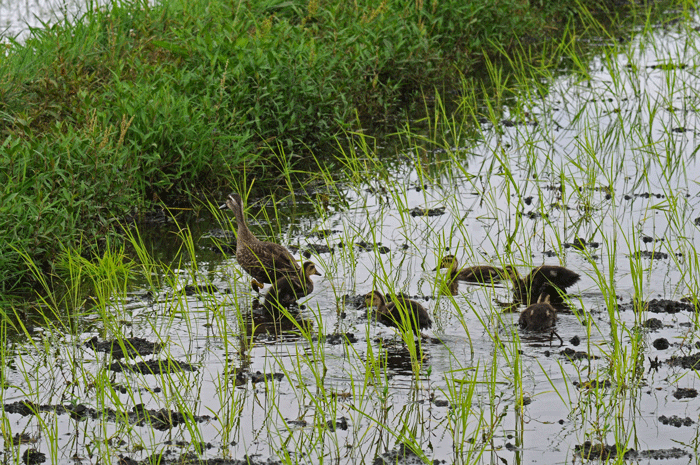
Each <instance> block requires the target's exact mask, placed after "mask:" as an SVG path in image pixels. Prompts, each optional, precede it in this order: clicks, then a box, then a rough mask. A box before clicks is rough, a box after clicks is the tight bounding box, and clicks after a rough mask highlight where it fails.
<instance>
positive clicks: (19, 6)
mask: <svg viewBox="0 0 700 465" xmlns="http://www.w3.org/2000/svg"><path fill="white" fill-rule="evenodd" d="M85 3H86V1H85V0H0V38H6V37H11V38H16V39H17V40H19V41H20V42H21V41H22V40H24V39H25V38H26V37H27V35H28V34H29V31H30V29H32V28H41V27H44V25H48V26H51V25H52V24H56V23H59V22H61V21H63V19H64V18H68V19H71V20H72V19H73V18H74V17H75V16H76V15H78V16H80V14H81V13H84V12H85V8H86V6H85ZM93 3H94V4H97V5H101V4H105V3H107V2H105V1H95V2H93Z"/></svg>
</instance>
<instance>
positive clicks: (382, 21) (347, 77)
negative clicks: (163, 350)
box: [0, 0, 601, 292]
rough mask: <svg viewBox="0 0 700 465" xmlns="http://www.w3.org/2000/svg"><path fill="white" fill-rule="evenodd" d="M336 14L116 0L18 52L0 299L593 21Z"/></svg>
mask: <svg viewBox="0 0 700 465" xmlns="http://www.w3.org/2000/svg"><path fill="white" fill-rule="evenodd" d="M336 3H337V2H321V1H315V0H312V1H310V2H307V1H305V0H304V1H291V2H279V1H263V2H244V1H238V2H230V1H224V0H195V1H177V0H176V1H170V2H167V5H166V6H160V5H159V6H149V5H148V4H147V3H146V2H142V1H122V2H119V3H118V4H116V5H115V6H114V7H112V8H111V9H110V10H109V11H106V10H103V9H101V8H97V7H94V6H93V7H90V8H89V12H88V13H87V14H86V15H85V16H84V17H82V18H80V20H73V21H67V22H66V23H64V24H58V25H55V26H52V27H50V28H48V29H45V30H37V31H34V32H33V33H32V35H31V37H30V38H28V39H27V41H26V42H25V43H23V44H16V43H12V44H10V45H9V46H8V48H7V50H6V54H5V56H4V57H3V58H2V61H1V62H0V63H2V64H1V65H0V66H1V68H0V74H1V76H2V79H0V112H2V116H3V118H2V122H1V123H0V131H1V132H2V142H1V144H2V150H0V158H1V159H0V166H2V167H3V168H2V171H0V180H1V181H2V185H3V192H2V196H1V198H0V209H1V211H0V244H2V246H1V247H2V250H1V251H0V269H2V270H4V271H5V273H4V274H3V278H1V279H0V290H1V291H2V292H9V291H13V290H16V289H17V288H18V287H20V286H23V285H24V284H26V277H27V271H26V270H27V267H26V266H25V264H24V259H23V258H22V254H26V255H27V256H28V257H31V258H32V259H33V260H35V261H36V262H37V263H39V264H41V265H42V266H43V267H44V268H45V269H46V270H47V271H48V270H49V269H50V266H51V263H52V257H53V256H54V255H55V254H56V251H58V250H60V249H61V248H63V247H68V248H73V247H81V248H83V249H85V246H86V245H88V246H93V245H94V244H96V242H98V241H97V240H96V239H98V238H99V239H100V240H101V239H103V238H104V237H105V236H107V235H109V233H110V231H113V229H114V226H115V224H116V222H117V220H116V219H123V218H124V217H125V215H127V214H130V213H133V212H140V211H143V210H144V209H147V208H149V207H150V206H151V205H152V203H153V202H159V201H161V200H163V201H165V203H166V204H168V205H173V204H174V203H175V202H187V203H189V202H191V201H192V196H193V195H196V194H198V193H201V192H207V191H208V192H209V193H211V192H219V191H229V190H230V189H231V184H232V183H233V184H235V183H236V180H237V179H239V178H240V177H241V176H242V175H243V174H244V173H246V175H247V176H256V177H257V178H258V179H261V178H263V179H273V178H275V177H276V176H277V175H278V174H279V165H280V164H284V165H285V166H288V165H289V162H290V161H291V160H295V159H299V158H304V157H305V156H307V155H308V154H309V153H311V152H313V151H314V150H317V149H319V148H320V147H322V146H323V145H324V144H327V143H328V142H329V141H332V139H333V137H334V135H336V134H338V133H339V131H342V130H343V129H347V128H352V127H357V125H361V124H365V123H367V122H374V121H381V120H386V119H388V118H391V117H392V116H395V115H396V110H397V109H398V108H401V107H404V106H405V105H406V103H407V102H410V101H412V96H413V95H414V94H415V93H417V92H418V91H420V90H421V89H432V88H433V86H436V85H438V84H440V83H443V82H445V81H446V80H449V79H451V78H454V77H456V76H457V75H459V74H461V73H462V72H469V71H470V70H472V69H473V67H474V65H475V63H478V62H479V61H480V60H481V59H482V58H483V57H484V56H485V55H488V54H490V53H495V51H496V50H498V49H501V48H503V49H506V50H507V49H508V48H509V47H511V46H513V45H515V44H517V43H518V42H519V41H520V40H521V39H523V38H524V39H527V40H528V41H532V38H533V37H537V39H536V41H540V40H543V39H544V37H543V35H549V34H552V35H554V34H557V32H558V31H559V30H561V28H564V27H565V26H566V27H569V28H570V26H571V24H574V23H575V20H576V18H579V17H581V16H583V13H582V11H583V8H584V7H583V6H581V5H579V4H578V3H577V2H575V1H572V2H565V3H564V4H563V5H562V4H561V3H560V2H551V4H549V2H542V3H537V2H535V3H536V5H535V4H529V3H527V2H521V1H518V0H512V1H502V2H496V3H495V4H494V3H493V2H490V1H483V2H462V1H456V0H453V1H441V2H404V1H389V2H387V1H378V0H367V1H365V2H352V3H348V2H340V4H339V5H336ZM465 3H467V4H465ZM555 4H556V6H555ZM600 7H601V6H600V5H596V8H600ZM567 25H568V26H567ZM543 31H544V32H545V34H543ZM358 122H359V123H358ZM281 154H283V157H284V160H283V161H281V160H280V158H281Z"/></svg>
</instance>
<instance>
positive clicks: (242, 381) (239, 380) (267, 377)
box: [233, 370, 284, 386]
mask: <svg viewBox="0 0 700 465" xmlns="http://www.w3.org/2000/svg"><path fill="white" fill-rule="evenodd" d="M233 377H234V382H235V384H236V386H244V385H247V384H248V381H250V382H251V383H252V384H258V383H267V382H272V381H277V382H279V381H282V380H283V379H284V373H262V372H260V371H256V372H255V373H249V372H247V371H245V370H241V371H237V372H236V373H235V375H233Z"/></svg>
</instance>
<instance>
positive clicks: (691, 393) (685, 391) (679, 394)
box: [673, 388, 698, 399]
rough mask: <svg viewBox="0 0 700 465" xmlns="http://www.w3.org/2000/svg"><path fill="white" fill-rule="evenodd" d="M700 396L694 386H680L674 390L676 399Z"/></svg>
mask: <svg viewBox="0 0 700 465" xmlns="http://www.w3.org/2000/svg"><path fill="white" fill-rule="evenodd" d="M697 396H698V390H697V389H693V388H678V389H676V390H675V391H673V397H675V398H676V399H693V398H695V397H697Z"/></svg>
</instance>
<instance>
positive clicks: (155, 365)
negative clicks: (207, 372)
mask: <svg viewBox="0 0 700 465" xmlns="http://www.w3.org/2000/svg"><path fill="white" fill-rule="evenodd" d="M109 369H110V370H111V371H114V372H117V373H121V372H122V371H133V372H136V373H141V374H143V375H161V374H167V373H175V372H179V371H197V367H195V366H194V365H190V364H189V363H185V362H178V361H177V360H171V359H167V360H149V361H147V362H139V363H135V364H133V365H127V364H125V363H121V362H114V363H113V364H111V365H110V366H109Z"/></svg>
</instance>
